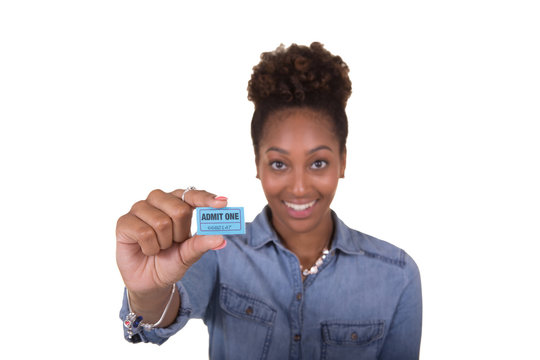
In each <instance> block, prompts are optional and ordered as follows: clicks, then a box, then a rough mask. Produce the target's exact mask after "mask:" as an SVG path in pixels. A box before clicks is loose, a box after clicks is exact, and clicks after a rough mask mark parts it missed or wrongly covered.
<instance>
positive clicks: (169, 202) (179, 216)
mask: <svg viewBox="0 0 540 360" xmlns="http://www.w3.org/2000/svg"><path fill="white" fill-rule="evenodd" d="M146 201H147V202H148V203H149V204H150V205H152V206H154V207H155V208H157V209H159V210H161V211H162V212H163V213H165V214H167V216H168V217H169V218H170V219H171V222H172V241H174V242H182V241H184V240H186V239H187V238H190V237H191V217H192V215H193V208H192V207H191V206H189V205H188V204H186V203H185V202H183V201H182V200H180V199H179V198H178V197H177V196H175V195H173V194H168V193H166V192H163V191H161V190H154V191H152V192H151V193H150V194H149V195H148V198H147V199H146Z"/></svg>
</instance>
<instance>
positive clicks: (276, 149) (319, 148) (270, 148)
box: [265, 145, 334, 155]
mask: <svg viewBox="0 0 540 360" xmlns="http://www.w3.org/2000/svg"><path fill="white" fill-rule="evenodd" d="M319 150H328V151H331V152H334V151H333V150H332V149H331V148H330V147H328V146H326V145H321V146H317V147H316V148H314V149H311V150H309V151H308V152H307V153H308V154H313V153H314V152H317V151H319ZM269 151H277V152H278V153H281V154H285V155H289V152H288V151H287V150H285V149H282V148H278V147H276V146H270V147H269V148H268V149H266V151H265V153H267V152H269Z"/></svg>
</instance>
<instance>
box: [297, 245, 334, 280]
mask: <svg viewBox="0 0 540 360" xmlns="http://www.w3.org/2000/svg"><path fill="white" fill-rule="evenodd" d="M329 253H330V251H328V249H327V248H324V250H323V251H322V255H321V256H320V257H319V258H318V259H317V261H315V264H314V265H313V266H312V267H311V268H310V269H309V270H308V269H303V268H302V265H300V271H301V272H302V275H304V276H308V275H313V274H316V273H318V272H319V266H321V265H322V264H323V262H324V260H325V259H326V257H327V256H328V254H329Z"/></svg>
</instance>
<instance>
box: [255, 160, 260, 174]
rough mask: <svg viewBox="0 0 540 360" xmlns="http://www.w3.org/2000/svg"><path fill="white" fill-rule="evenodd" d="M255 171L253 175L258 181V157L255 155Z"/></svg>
mask: <svg viewBox="0 0 540 360" xmlns="http://www.w3.org/2000/svg"><path fill="white" fill-rule="evenodd" d="M255 169H256V170H257V174H256V175H255V177H256V178H257V179H260V177H259V157H258V156H257V155H255Z"/></svg>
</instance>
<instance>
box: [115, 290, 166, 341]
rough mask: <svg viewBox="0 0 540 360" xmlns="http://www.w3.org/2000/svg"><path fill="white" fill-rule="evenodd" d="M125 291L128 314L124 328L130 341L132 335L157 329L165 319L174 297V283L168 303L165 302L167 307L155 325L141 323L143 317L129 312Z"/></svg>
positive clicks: (129, 305) (129, 306) (129, 304)
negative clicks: (143, 330)
mask: <svg viewBox="0 0 540 360" xmlns="http://www.w3.org/2000/svg"><path fill="white" fill-rule="evenodd" d="M126 291H127V303H128V308H129V314H127V315H126V318H125V319H124V326H125V327H126V328H127V333H128V336H129V338H130V339H131V338H132V337H133V334H136V333H138V332H140V331H141V330H142V329H145V330H151V329H153V328H155V327H158V326H159V325H160V324H161V322H162V321H163V319H164V318H165V314H167V311H168V310H169V307H171V303H172V299H173V297H174V292H175V291H176V283H173V287H172V291H171V296H170V297H169V301H168V302H167V305H166V306H165V310H163V314H161V317H160V318H159V320H158V321H157V322H156V323H155V324H148V323H143V322H142V320H143V317H142V316H141V315H137V314H135V313H134V312H133V310H131V303H130V301H129V290H127V289H126ZM139 326H140V327H139Z"/></svg>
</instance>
